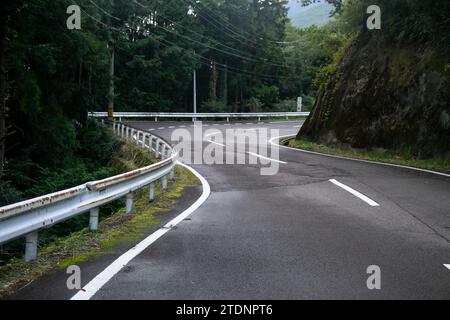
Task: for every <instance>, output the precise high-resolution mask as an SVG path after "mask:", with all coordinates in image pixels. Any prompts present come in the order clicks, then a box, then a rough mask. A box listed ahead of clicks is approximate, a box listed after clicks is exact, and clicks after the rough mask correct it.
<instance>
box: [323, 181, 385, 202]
mask: <svg viewBox="0 0 450 320" xmlns="http://www.w3.org/2000/svg"><path fill="white" fill-rule="evenodd" d="M330 182H331V183H333V184H335V185H336V186H338V187H340V188H342V189H344V190H345V191H347V192H350V193H351V194H352V195H354V196H355V197H358V198H360V199H361V200H362V201H364V202H365V203H367V204H368V205H369V206H371V207H379V206H380V205H379V204H378V203H376V202H375V201H373V200H372V199H370V198H369V197H367V196H365V195H363V194H362V193H360V192H358V191H356V190H355V189H353V188H350V187H349V186H347V185H345V184H343V183H341V182H339V181H337V180H336V179H330Z"/></svg>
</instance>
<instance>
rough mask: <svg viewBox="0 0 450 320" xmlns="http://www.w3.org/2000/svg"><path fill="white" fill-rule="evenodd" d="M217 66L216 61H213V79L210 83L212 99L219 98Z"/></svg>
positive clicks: (210, 96) (210, 97)
mask: <svg viewBox="0 0 450 320" xmlns="http://www.w3.org/2000/svg"><path fill="white" fill-rule="evenodd" d="M217 78H218V74H217V68H216V62H215V61H213V63H212V67H211V81H210V83H209V99H210V100H211V101H216V100H217Z"/></svg>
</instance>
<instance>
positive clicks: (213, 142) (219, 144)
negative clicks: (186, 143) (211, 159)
mask: <svg viewBox="0 0 450 320" xmlns="http://www.w3.org/2000/svg"><path fill="white" fill-rule="evenodd" d="M206 141H208V142H210V143H212V144H215V145H218V146H221V147H226V146H225V145H224V144H222V143H219V142H215V141H212V140H206Z"/></svg>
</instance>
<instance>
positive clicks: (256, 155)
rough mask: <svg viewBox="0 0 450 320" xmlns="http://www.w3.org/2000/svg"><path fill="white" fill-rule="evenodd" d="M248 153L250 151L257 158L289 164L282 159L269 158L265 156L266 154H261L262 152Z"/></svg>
mask: <svg viewBox="0 0 450 320" xmlns="http://www.w3.org/2000/svg"><path fill="white" fill-rule="evenodd" d="M247 153H248V154H249V155H252V156H254V157H257V158H261V159H265V160H269V161H272V162H278V163H281V164H287V162H284V161H280V160H276V159H272V158H267V157H264V156H262V155H260V154H257V153H253V152H247Z"/></svg>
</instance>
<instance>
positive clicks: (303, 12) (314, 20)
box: [288, 0, 333, 28]
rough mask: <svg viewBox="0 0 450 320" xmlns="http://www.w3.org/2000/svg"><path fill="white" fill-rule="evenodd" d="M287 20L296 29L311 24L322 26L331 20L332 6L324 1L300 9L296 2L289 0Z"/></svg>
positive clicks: (296, 0)
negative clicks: (289, 20) (288, 19)
mask: <svg viewBox="0 0 450 320" xmlns="http://www.w3.org/2000/svg"><path fill="white" fill-rule="evenodd" d="M288 7H289V18H290V19H291V21H292V24H293V25H294V26H296V27H298V28H306V27H309V26H311V25H313V24H315V25H317V26H323V25H324V24H326V23H327V22H328V21H330V20H331V18H330V12H331V11H332V10H333V6H332V5H331V4H329V3H328V2H326V1H322V2H319V3H315V4H312V5H309V6H307V7H302V5H301V3H299V1H298V0H289V4H288Z"/></svg>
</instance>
